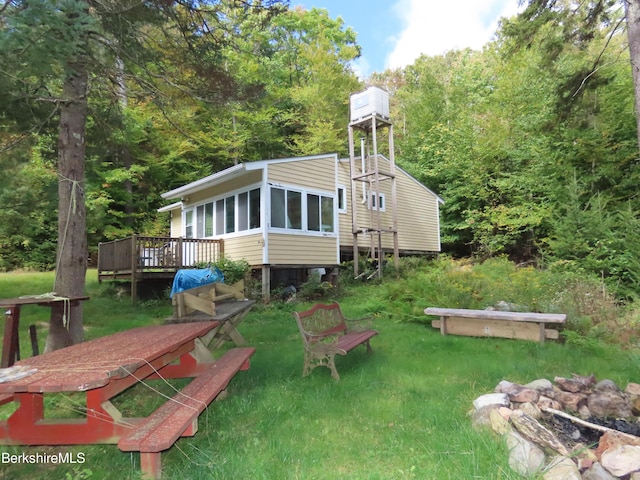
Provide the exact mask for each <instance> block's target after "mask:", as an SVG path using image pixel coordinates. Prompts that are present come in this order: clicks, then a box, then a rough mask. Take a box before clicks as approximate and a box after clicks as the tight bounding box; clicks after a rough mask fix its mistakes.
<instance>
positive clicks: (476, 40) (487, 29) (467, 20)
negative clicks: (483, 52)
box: [386, 0, 518, 68]
mask: <svg viewBox="0 0 640 480" xmlns="http://www.w3.org/2000/svg"><path fill="white" fill-rule="evenodd" d="M394 11H395V12H396V14H397V15H398V16H399V17H400V18H401V20H402V22H403V23H404V29H403V30H402V31H401V32H400V33H399V34H398V35H397V37H396V38H394V39H391V40H392V41H394V43H395V47H394V48H393V50H392V51H391V53H390V54H389V55H388V56H387V59H386V68H401V67H405V66H406V65H409V64H412V63H413V62H414V61H415V59H416V58H418V57H419V56H420V54H422V53H424V54H425V55H440V54H443V53H445V52H447V51H449V50H454V49H462V48H467V47H470V48H473V49H480V48H482V46H483V45H485V44H486V43H487V42H489V41H490V40H491V38H492V37H493V34H494V33H495V32H496V30H497V28H498V20H499V19H500V18H501V17H505V16H511V15H515V14H516V13H517V12H518V1H517V0H455V1H452V0H444V1H441V0H400V1H398V2H397V3H396V4H395V6H394Z"/></svg>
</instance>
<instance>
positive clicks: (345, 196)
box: [336, 184, 347, 213]
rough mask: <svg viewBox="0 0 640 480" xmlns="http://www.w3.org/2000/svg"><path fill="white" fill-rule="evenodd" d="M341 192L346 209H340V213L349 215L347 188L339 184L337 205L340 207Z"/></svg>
mask: <svg viewBox="0 0 640 480" xmlns="http://www.w3.org/2000/svg"><path fill="white" fill-rule="evenodd" d="M340 190H342V204H343V205H344V208H338V213H347V187H345V186H344V185H340V184H338V190H337V192H336V201H337V205H336V206H338V205H340Z"/></svg>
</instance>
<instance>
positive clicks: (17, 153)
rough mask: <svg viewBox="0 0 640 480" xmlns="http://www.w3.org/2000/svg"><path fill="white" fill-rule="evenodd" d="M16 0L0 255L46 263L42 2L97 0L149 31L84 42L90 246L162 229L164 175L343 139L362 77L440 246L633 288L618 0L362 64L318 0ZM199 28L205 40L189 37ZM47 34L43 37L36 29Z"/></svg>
mask: <svg viewBox="0 0 640 480" xmlns="http://www.w3.org/2000/svg"><path fill="white" fill-rule="evenodd" d="M26 3H27V2H12V1H5V2H0V15H1V16H0V27H1V28H0V45H2V46H3V47H6V46H7V44H8V43H7V42H11V41H14V40H15V35H13V34H15V32H16V31H18V30H19V29H20V28H23V29H25V31H27V32H28V33H29V35H27V36H26V37H25V38H30V40H29V41H28V42H27V43H24V44H21V45H17V46H16V45H14V47H15V48H13V49H11V50H10V52H11V55H12V57H11V58H9V57H8V56H7V55H8V53H7V52H9V50H7V49H6V48H2V49H0V51H1V52H4V53H0V57H2V58H0V60H2V61H1V62H0V92H1V94H0V171H2V175H0V204H2V205H3V208H2V209H0V270H4V271H8V270H14V269H19V268H25V269H43V270H46V269H53V268H54V267H55V263H56V248H57V246H58V243H59V240H58V218H59V217H58V215H59V213H60V212H59V207H58V195H59V193H58V184H59V173H60V172H59V170H58V166H59V165H58V162H59V158H58V148H59V144H58V141H59V122H58V115H59V113H60V105H61V103H63V102H61V101H60V95H59V92H60V91H61V89H62V88H63V86H64V85H63V82H62V81H61V80H60V78H61V77H60V76H59V75H58V76H56V74H55V73H56V72H55V68H56V65H58V64H56V63H55V62H54V61H52V60H51V58H50V57H48V56H47V55H51V51H52V50H51V48H54V50H56V48H57V50H59V51H65V52H67V53H68V49H69V48H72V47H73V41H74V38H72V37H69V36H68V35H64V34H63V33H64V32H65V30H64V29H63V27H64V25H62V26H56V24H55V23H54V22H52V21H51V19H52V18H54V17H55V16H56V15H58V17H55V18H60V19H61V22H62V23H64V19H65V18H67V19H68V18H69V11H70V9H71V10H73V8H77V7H78V5H80V6H81V7H83V8H85V10H83V9H82V8H80V9H79V10H78V12H77V14H78V15H83V14H85V13H87V18H89V17H91V15H94V16H95V11H94V10H96V9H99V8H106V7H105V6H109V5H110V6H111V7H113V8H112V10H108V9H107V10H105V11H102V13H101V15H102V20H103V22H102V24H101V28H103V29H104V28H105V25H106V26H108V27H109V28H111V29H112V31H113V32H116V31H117V32H120V33H127V32H129V34H130V35H129V37H127V36H126V35H122V36H121V37H118V38H121V39H122V38H130V39H131V42H132V43H134V40H135V41H140V44H142V43H144V45H145V48H144V50H142V49H141V50H139V56H138V57H135V56H133V55H131V56H129V57H116V56H114V55H113V52H114V51H115V49H114V48H113V45H114V44H115V40H114V39H115V38H116V36H115V34H113V35H112V36H108V35H106V34H105V32H104V30H103V31H100V32H99V33H100V41H99V42H97V43H96V45H98V46H95V45H94V47H93V50H92V59H99V60H101V61H102V63H100V65H102V66H108V68H106V67H104V68H94V69H91V70H89V76H88V82H89V88H88V96H87V100H88V102H87V106H88V111H87V119H88V120H87V123H86V132H85V133H86V142H85V144H86V152H85V156H84V161H85V164H84V165H85V168H84V175H85V178H84V179H83V182H82V188H83V193H84V199H85V204H86V230H87V235H88V242H87V243H88V247H89V253H94V252H95V250H96V249H97V245H98V242H100V241H105V240H111V239H114V238H122V237H125V236H127V235H130V234H132V233H136V234H143V235H167V234H168V218H167V217H166V215H167V214H166V213H165V214H160V213H158V212H157V209H158V208H159V207H161V206H163V205H164V203H163V200H162V199H161V197H160V194H161V193H163V192H165V191H168V190H171V189H173V188H176V187H178V186H181V185H183V184H186V183H188V182H191V181H194V180H196V179H198V178H201V177H203V176H206V175H209V174H211V173H214V172H217V171H220V170H222V169H224V168H227V167H229V166H231V165H234V164H236V163H239V162H250V161H255V160H264V159H272V158H283V157H292V156H298V155H312V154H318V153H327V152H337V153H338V154H339V155H341V156H344V157H346V156H347V150H348V143H347V125H348V119H349V96H350V95H351V94H352V93H355V92H358V91H361V90H362V89H364V88H365V87H366V86H369V85H376V86H381V87H383V88H385V89H388V90H389V92H390V101H391V116H392V121H393V122H394V126H395V128H394V133H395V137H394V141H395V147H396V151H395V153H396V160H397V163H398V165H399V166H401V167H402V168H403V169H405V170H407V171H408V172H409V173H411V174H412V175H414V176H415V177H416V178H417V179H418V180H420V181H421V182H422V183H423V184H424V185H426V186H427V187H429V188H430V189H432V190H433V191H435V192H436V193H437V194H438V195H439V196H440V197H442V198H443V199H444V201H445V203H444V205H443V206H442V210H441V211H442V220H441V231H442V246H443V251H444V252H445V253H448V254H450V255H452V256H457V257H459V256H474V257H478V258H480V259H485V258H489V257H494V256H501V255H506V256H508V257H509V258H511V259H512V260H513V261H515V262H517V263H527V264H535V265H539V266H544V267H546V268H551V269H562V270H571V271H573V272H577V273H583V274H585V275H590V276H597V277H598V278H601V279H602V280H603V281H604V282H605V283H606V284H607V285H608V286H609V287H610V288H611V289H612V291H614V292H615V293H616V295H617V296H618V297H619V298H620V299H625V300H633V299H635V297H636V295H637V293H638V291H637V285H638V284H639V280H640V218H639V201H638V200H639V199H638V185H639V184H640V169H639V167H640V164H639V151H638V137H637V128H636V116H635V113H634V85H633V78H632V69H631V64H630V56H629V46H628V39H627V32H626V23H625V21H624V20H625V10H624V2H623V1H598V2H595V1H590V2H572V1H558V2H542V1H540V2H535V1H532V2H530V3H531V4H532V5H534V6H535V7H536V9H527V10H526V11H525V12H524V13H523V14H521V15H520V16H518V17H514V18H511V19H503V21H502V23H501V25H500V27H499V29H498V31H497V32H496V36H495V40H494V41H492V42H490V43H489V44H487V45H486V46H485V47H484V48H483V49H482V51H473V50H461V51H450V52H447V53H446V54H445V55H441V56H422V57H420V58H419V59H418V60H416V61H415V63H414V64H412V65H409V66H407V67H405V68H403V69H398V70H388V71H385V72H381V73H376V74H373V75H372V76H371V77H370V78H368V79H359V78H357V76H356V75H355V73H354V71H353V69H352V67H351V62H352V61H353V60H354V59H356V58H357V57H358V55H359V53H360V47H359V45H358V43H357V36H356V34H355V32H354V31H353V30H352V29H351V28H350V27H349V26H348V25H345V24H344V23H343V22H342V20H341V19H333V18H330V17H329V15H328V13H327V12H326V11H325V10H318V9H312V10H309V11H306V10H302V9H299V8H291V7H288V6H287V5H285V4H283V3H282V2H275V3H276V4H277V5H275V4H274V5H272V4H271V3H270V2H264V3H265V5H266V4H267V3H270V4H269V5H268V6H269V8H265V9H262V10H259V11H253V10H252V12H251V14H250V15H249V14H247V12H248V11H249V4H251V3H254V4H255V3H259V4H261V3H263V2H242V1H237V0H228V1H221V2H201V3H202V4H204V3H211V4H213V5H214V7H215V8H214V9H213V10H211V11H200V12H197V11H196V10H197V9H196V10H193V9H191V8H189V6H191V7H193V6H194V5H196V4H198V2H160V1H157V2H135V1H132V2H128V1H125V2H109V1H102V2H80V1H73V0H66V1H55V2H51V1H42V0H33V1H30V2H28V3H29V8H22V7H23V6H25V5H26ZM23 4H24V5H23ZM94 4H95V5H94ZM72 7H73V8H72ZM116 7H117V11H116V10H113V9H115V8H116ZM65 9H66V10H65ZM92 9H93V10H92ZM163 9H164V10H163ZM169 11H170V12H171V16H167V15H165V14H166V13H167V12H169ZM60 12H62V13H63V15H60ZM105 12H107V13H108V14H109V15H106V13H105ZM150 13H155V15H151V16H150ZM160 13H162V14H160ZM196 14H197V16H198V18H197V20H198V21H199V22H200V23H198V22H196V21H195V20H194V18H195V17H194V15H196ZM20 15H22V16H20ZM45 18H46V19H47V22H44V21H43V19H45ZM142 18H144V26H143V28H140V24H139V23H136V22H139V21H141V20H140V19H142ZM105 19H106V20H108V21H104V20H105ZM203 19H204V20H205V21H206V22H205V23H206V25H207V30H206V31H204V30H202V29H200V30H198V29H195V28H194V29H193V32H192V37H191V39H190V40H189V39H188V38H187V37H186V36H185V35H184V32H185V29H184V28H176V27H175V26H176V25H179V26H181V27H185V26H186V27H187V28H189V27H190V26H192V25H196V24H198V25H202V24H205V23H203V22H201V21H202V20H203ZM172 22H177V23H172ZM189 22H192V23H189ZM87 24H89V21H87ZM134 26H135V27H136V28H135V29H134V28H133V27H134ZM92 28H94V27H92ZM95 28H97V27H95ZM91 34H93V30H92V31H91ZM12 35H13V37H12ZM205 36H210V37H213V38H214V40H215V41H214V42H213V43H212V44H211V45H213V47H211V48H208V49H205V48H204V47H203V45H198V43H197V41H199V40H201V39H202V38H204V37H205ZM96 37H97V35H96ZM42 39H44V42H45V43H47V44H48V47H49V49H48V50H47V52H48V53H44V52H45V51H44V50H38V48H34V45H35V46H37V45H38V40H42ZM194 39H195V40H196V41H195V42H194ZM142 40H144V42H142ZM120 41H122V40H120ZM3 42H4V43H3ZM125 46H126V45H125ZM195 47H198V48H195ZM65 49H67V50H65ZM57 50H56V51H57ZM121 51H122V50H121ZM132 51H135V49H134V50H129V52H132ZM22 52H29V55H30V57H29V59H30V63H29V68H23V67H24V64H25V62H26V60H25V58H20V53H22ZM16 53H17V55H16ZM38 55H40V57H38ZM38 58H39V61H38ZM50 60H51V61H50ZM21 65H22V66H21ZM47 68H49V69H50V70H47ZM178 80H179V81H178ZM205 92H206V94H205Z"/></svg>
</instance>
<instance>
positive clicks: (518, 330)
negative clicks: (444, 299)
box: [424, 307, 567, 343]
mask: <svg viewBox="0 0 640 480" xmlns="http://www.w3.org/2000/svg"><path fill="white" fill-rule="evenodd" d="M424 313H425V314H426V315H435V316H438V317H440V319H439V320H434V321H433V322H431V325H432V326H433V327H434V328H439V329H440V333H441V334H442V335H447V334H453V335H467V336H472V337H501V338H513V339H519V340H537V341H539V342H540V343H544V340H545V338H549V339H557V338H558V337H559V332H558V330H556V329H551V328H546V326H547V325H549V324H551V325H555V326H558V325H562V324H563V323H564V322H565V320H566V318H567V316H566V315H565V314H564V313H535V312H505V311H500V310H470V309H463V308H435V307H429V308H426V309H425V310H424Z"/></svg>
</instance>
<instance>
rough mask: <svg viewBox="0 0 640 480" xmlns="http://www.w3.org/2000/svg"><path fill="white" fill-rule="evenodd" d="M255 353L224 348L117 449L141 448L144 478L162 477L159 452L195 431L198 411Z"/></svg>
mask: <svg viewBox="0 0 640 480" xmlns="http://www.w3.org/2000/svg"><path fill="white" fill-rule="evenodd" d="M254 353H255V349H254V348H233V349H231V350H229V351H227V352H226V353H225V354H224V355H223V356H222V357H220V359H218V360H217V361H216V362H215V363H214V364H212V365H211V366H210V367H208V368H207V369H206V370H204V371H203V372H202V373H200V374H199V375H198V376H197V377H195V378H194V379H193V380H192V381H191V382H190V383H189V384H188V385H187V386H186V387H184V388H183V389H182V390H181V391H180V392H178V393H177V394H176V395H175V396H174V397H173V398H172V399H170V400H168V401H167V402H166V403H164V404H163V405H162V406H161V407H160V408H158V409H157V410H156V411H155V412H154V413H152V414H151V415H150V416H149V417H147V418H146V419H144V420H143V421H142V422H141V423H139V424H138V425H136V426H135V428H134V429H133V430H132V431H130V432H129V433H128V434H127V435H126V436H123V437H122V438H120V440H119V441H118V447H119V448H120V450H122V451H125V452H130V451H138V452H140V466H141V469H142V474H143V477H144V478H148V479H159V478H161V476H162V463H161V457H160V455H161V452H162V451H164V450H167V449H168V448H170V447H171V446H172V445H173V444H174V443H175V442H176V440H178V438H180V437H182V436H193V435H195V434H196V432H197V431H198V416H199V415H200V413H202V412H203V411H204V409H205V408H207V406H208V405H209V404H210V403H211V402H212V401H213V399H214V398H216V397H217V396H218V395H219V394H220V393H221V392H222V391H224V390H225V389H226V388H227V385H228V384H229V382H230V381H231V379H232V378H233V377H234V376H235V374H236V373H237V372H238V371H240V370H247V369H248V368H249V359H250V358H251V356H252V355H253V354H254Z"/></svg>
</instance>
